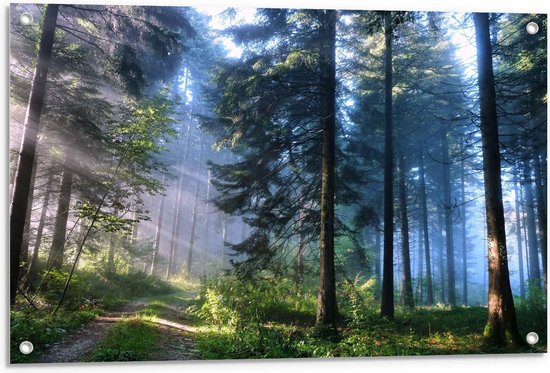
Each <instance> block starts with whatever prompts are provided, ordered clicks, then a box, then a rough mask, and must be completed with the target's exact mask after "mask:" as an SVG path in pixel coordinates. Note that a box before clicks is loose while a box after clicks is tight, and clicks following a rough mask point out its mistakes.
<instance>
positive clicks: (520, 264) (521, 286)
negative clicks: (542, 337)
mask: <svg viewBox="0 0 550 373" xmlns="http://www.w3.org/2000/svg"><path fill="white" fill-rule="evenodd" d="M514 196H515V197H516V201H515V202H516V203H515V207H516V237H517V241H518V267H519V271H518V272H519V291H520V296H521V299H525V276H524V273H523V247H522V238H521V224H520V222H521V215H520V213H519V204H520V199H519V198H520V196H519V192H518V178H517V176H516V177H514Z"/></svg>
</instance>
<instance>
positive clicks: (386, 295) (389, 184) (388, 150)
mask: <svg viewBox="0 0 550 373" xmlns="http://www.w3.org/2000/svg"><path fill="white" fill-rule="evenodd" d="M392 38H393V26H392V14H391V12H386V13H385V15H384V39H385V52H384V69H385V89H384V92H385V99H384V101H385V102H384V112H385V129H384V136H385V139H384V270H383V271H384V273H383V279H382V302H381V315H382V316H386V317H388V318H393V314H394V304H393V303H394V301H393V141H392V140H393V139H392V137H393V133H392V132H393V123H392V122H393V119H392V116H393V113H392V88H393V82H392Z"/></svg>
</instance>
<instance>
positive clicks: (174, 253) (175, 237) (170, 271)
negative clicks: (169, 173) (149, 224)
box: [166, 68, 193, 278]
mask: <svg viewBox="0 0 550 373" xmlns="http://www.w3.org/2000/svg"><path fill="white" fill-rule="evenodd" d="M188 86H189V68H186V69H185V84H184V89H183V92H184V100H187V89H188ZM191 114H192V109H191V110H190V111H189V118H188V120H187V130H186V137H187V141H186V144H185V152H184V156H183V160H180V166H181V170H180V173H179V177H178V182H177V186H176V191H177V194H176V208H175V212H174V220H173V221H172V238H171V241H170V259H169V261H168V268H167V269H166V277H167V278H168V277H170V276H172V275H174V273H175V271H176V268H175V267H176V261H177V257H178V245H179V239H180V232H181V229H180V219H181V216H180V215H181V211H180V209H181V195H182V192H183V191H182V189H183V188H182V186H183V178H184V177H185V164H186V162H187V157H188V155H189V146H190V141H191V127H192V124H193V121H192V119H191ZM185 117H186V113H185V112H184V120H185ZM182 129H183V128H182ZM182 142H183V141H180V143H182Z"/></svg>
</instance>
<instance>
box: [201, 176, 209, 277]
mask: <svg viewBox="0 0 550 373" xmlns="http://www.w3.org/2000/svg"><path fill="white" fill-rule="evenodd" d="M210 178H211V172H210V170H208V176H207V178H206V205H205V206H204V227H203V230H202V232H203V237H204V239H203V241H204V242H203V248H202V258H203V260H202V262H203V271H204V269H205V268H206V266H207V256H208V223H209V212H208V209H209V208H210Z"/></svg>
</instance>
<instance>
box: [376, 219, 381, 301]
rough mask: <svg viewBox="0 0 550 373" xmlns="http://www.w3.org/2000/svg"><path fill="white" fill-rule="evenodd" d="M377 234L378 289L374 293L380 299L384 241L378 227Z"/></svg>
mask: <svg viewBox="0 0 550 373" xmlns="http://www.w3.org/2000/svg"><path fill="white" fill-rule="evenodd" d="M374 234H375V246H376V247H375V250H376V252H375V255H374V260H375V262H374V274H375V276H376V291H375V293H374V298H375V299H380V296H381V292H382V266H381V260H382V243H381V242H380V241H381V240H380V232H379V231H378V227H376V228H375V230H374Z"/></svg>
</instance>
